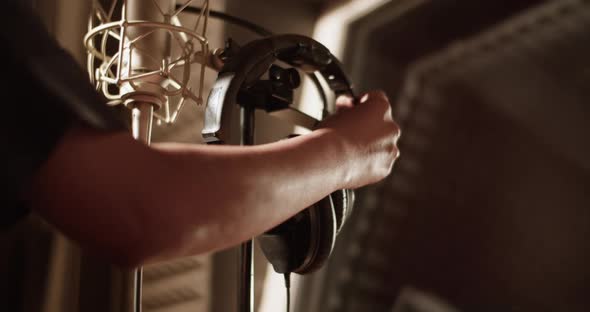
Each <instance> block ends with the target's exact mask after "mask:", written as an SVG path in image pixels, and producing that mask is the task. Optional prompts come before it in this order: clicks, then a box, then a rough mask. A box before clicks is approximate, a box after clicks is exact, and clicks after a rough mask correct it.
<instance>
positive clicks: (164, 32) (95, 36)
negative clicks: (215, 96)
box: [84, 0, 210, 124]
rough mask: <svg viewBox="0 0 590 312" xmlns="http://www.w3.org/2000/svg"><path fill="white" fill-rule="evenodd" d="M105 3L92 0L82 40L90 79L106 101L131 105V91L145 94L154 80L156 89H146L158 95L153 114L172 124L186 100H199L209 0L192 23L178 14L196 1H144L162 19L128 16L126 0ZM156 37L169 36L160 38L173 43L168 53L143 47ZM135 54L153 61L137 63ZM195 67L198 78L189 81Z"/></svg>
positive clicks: (206, 56)
mask: <svg viewBox="0 0 590 312" xmlns="http://www.w3.org/2000/svg"><path fill="white" fill-rule="evenodd" d="M104 2H105V1H104V0H102V1H99V0H94V1H93V6H92V14H91V16H90V18H89V21H88V33H87V34H86V36H85V37H84V45H85V47H86V50H87V54H88V56H87V57H88V59H87V67H88V68H87V70H88V73H89V76H90V77H89V78H90V81H91V83H92V84H93V85H94V86H95V87H96V89H97V91H101V92H102V93H103V94H104V96H105V97H106V98H107V100H108V104H109V105H111V106H115V105H120V104H127V102H128V100H129V99H130V96H131V95H135V96H137V95H138V94H139V95H140V96H141V94H142V93H145V91H144V90H143V86H145V85H146V83H147V84H151V85H152V88H151V89H154V88H153V87H154V86H155V88H156V89H157V90H156V91H154V92H148V93H151V94H150V95H156V97H158V98H159V100H158V101H157V102H158V103H157V105H156V107H155V113H154V119H155V120H156V121H157V122H158V124H161V123H165V124H172V123H174V122H175V121H176V119H177V117H178V115H179V113H180V112H181V110H182V109H183V107H184V106H185V104H186V102H190V101H192V102H195V103H196V104H197V105H201V104H202V103H203V92H204V90H203V89H204V86H203V84H204V80H205V79H204V78H205V69H206V66H207V63H208V60H209V59H210V51H209V42H208V39H207V37H206V34H207V25H208V22H209V11H210V9H209V0H203V1H200V2H201V3H200V4H201V7H200V8H201V10H200V14H199V15H198V17H197V19H196V22H195V24H194V25H193V26H192V27H190V28H189V27H188V26H185V25H183V24H182V23H181V21H180V18H179V15H180V13H182V12H183V11H184V10H185V9H186V8H187V7H189V6H190V5H191V4H195V3H196V2H197V1H195V0H188V1H186V2H185V3H184V4H183V5H180V6H178V7H176V8H175V9H174V10H173V11H171V12H166V8H162V7H161V5H160V4H159V3H158V1H157V0H150V1H145V5H153V6H155V7H156V8H157V11H158V13H159V14H158V15H161V16H159V18H160V21H153V20H150V21H147V20H134V19H129V18H128V16H129V12H128V8H129V5H128V2H129V1H128V0H112V1H111V2H110V4H107V5H103V3H104ZM150 2H151V3H150ZM160 3H161V2H160ZM156 36H160V38H161V37H162V36H165V37H166V38H169V40H167V42H163V43H162V45H169V46H168V47H166V49H168V53H167V55H165V57H162V56H161V55H160V56H159V55H155V54H154V51H150V50H149V49H146V48H145V45H144V47H142V42H145V41H149V40H152V42H153V40H156V39H154V37H156ZM146 45H148V46H149V43H148V44H146ZM134 58H143V59H144V60H148V61H147V63H148V65H149V66H145V64H146V62H142V63H141V66H137V64H135V62H134ZM193 67H198V81H197V82H196V83H193V81H191V75H192V73H193ZM191 86H196V87H191Z"/></svg>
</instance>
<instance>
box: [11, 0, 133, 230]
mask: <svg viewBox="0 0 590 312" xmlns="http://www.w3.org/2000/svg"><path fill="white" fill-rule="evenodd" d="M5 5H6V6H7V7H8V8H7V10H6V11H5V12H10V14H7V15H6V16H5V17H3V18H2V19H0V20H1V21H0V43H2V44H3V45H4V46H3V47H1V48H0V62H2V67H0V68H1V75H2V80H1V81H0V91H1V92H0V96H1V97H0V99H1V103H2V104H1V106H0V107H1V110H0V113H1V116H2V119H1V120H0V131H1V133H2V134H1V135H2V148H1V150H2V154H3V155H2V159H3V161H2V165H1V167H2V168H1V171H0V187H1V189H2V192H1V194H0V227H2V226H3V225H7V224H11V223H13V222H14V221H16V220H17V219H18V218H19V217H20V216H22V215H24V214H26V213H27V208H26V205H25V201H26V199H25V198H22V197H21V190H22V189H24V188H26V186H27V183H29V181H30V179H31V178H32V177H33V175H34V174H35V173H36V171H37V170H38V169H39V167H40V166H41V165H42V164H43V163H44V161H45V160H46V159H47V158H48V157H49V154H50V153H51V152H52V150H53V148H54V147H55V145H56V144H57V143H58V141H59V140H60V138H61V137H62V136H63V134H64V133H65V131H66V130H67V129H68V128H69V127H70V126H71V125H72V123H83V124H86V125H88V126H91V127H94V128H96V129H100V130H104V131H120V130H124V129H125V125H124V124H123V123H122V122H121V121H120V120H119V119H118V118H117V117H116V116H115V114H114V112H112V111H110V109H109V108H108V107H107V106H106V105H105V100H104V99H103V98H102V97H101V96H99V95H98V94H97V93H96V92H95V90H94V89H93V88H92V86H91V85H90V83H89V79H88V75H87V74H86V73H85V72H84V70H82V69H81V68H80V66H79V65H78V64H77V63H76V62H75V61H74V59H73V58H72V57H71V56H70V55H69V54H68V53H66V52H65V51H64V50H63V49H61V48H60V47H59V45H58V44H57V42H56V41H55V40H54V39H53V38H52V37H51V36H50V35H49V34H48V33H47V31H46V30H45V29H44V27H43V25H42V24H41V22H40V21H39V19H38V18H37V17H36V16H35V15H34V14H33V13H32V12H31V11H30V9H29V8H27V7H25V6H24V5H22V4H21V3H20V2H19V1H14V0H7V1H6V2H5ZM15 25H18V26H15ZM72 165H75V164H72Z"/></svg>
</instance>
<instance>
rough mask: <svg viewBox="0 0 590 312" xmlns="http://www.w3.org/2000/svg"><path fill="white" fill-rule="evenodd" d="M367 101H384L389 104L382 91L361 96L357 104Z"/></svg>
mask: <svg viewBox="0 0 590 312" xmlns="http://www.w3.org/2000/svg"><path fill="white" fill-rule="evenodd" d="M368 101H384V102H387V103H389V98H388V97H387V94H385V92H383V91H382V90H374V91H370V92H367V93H365V94H363V95H362V96H361V97H360V100H359V103H361V104H362V103H365V102H368Z"/></svg>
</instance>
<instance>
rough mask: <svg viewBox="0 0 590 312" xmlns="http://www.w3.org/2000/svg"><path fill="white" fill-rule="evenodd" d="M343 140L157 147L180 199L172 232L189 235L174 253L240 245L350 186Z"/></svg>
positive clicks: (320, 135)
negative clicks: (250, 145)
mask: <svg viewBox="0 0 590 312" xmlns="http://www.w3.org/2000/svg"><path fill="white" fill-rule="evenodd" d="M336 142H338V141H337V140H335V139H334V138H333V137H331V133H330V131H328V130H320V131H316V132H314V133H312V134H310V135H307V136H302V137H298V138H294V139H290V140H288V141H282V142H277V143H273V144H267V145H260V146H253V147H230V146H202V145H201V146H199V145H177V144H166V145H160V146H157V149H158V150H159V151H161V153H162V155H163V156H164V158H166V159H167V160H168V161H169V162H170V163H171V164H173V166H172V167H171V168H170V169H171V170H169V171H168V173H167V175H166V176H167V179H170V181H171V182H170V183H167V186H163V189H164V190H166V192H165V193H168V194H171V195H173V196H170V197H169V203H170V208H169V209H175V210H176V212H177V213H179V214H180V215H177V216H175V217H172V218H169V219H168V221H169V222H170V224H169V226H174V225H175V226H176V227H177V229H179V230H180V229H184V230H183V233H181V234H182V235H179V234H174V235H171V236H176V237H179V236H183V237H184V240H182V243H181V247H180V248H178V247H175V248H173V250H171V252H172V253H178V252H180V253H199V252H203V251H209V250H213V249H219V248H224V247H228V246H232V245H235V244H237V243H239V242H242V241H244V240H246V239H249V238H252V237H254V236H256V235H258V234H260V233H262V232H263V231H265V230H268V229H270V228H271V227H273V226H275V225H277V224H279V223H281V222H282V221H284V220H286V219H287V218H289V217H291V216H292V215H294V214H295V213H297V212H299V211H300V210H302V209H303V208H305V207H308V206H309V205H311V204H313V203H315V202H317V201H319V200H320V199H321V198H323V197H324V196H327V195H328V194H329V193H330V192H332V191H334V190H336V189H338V188H340V187H343V186H344V185H345V182H346V179H347V178H346V176H347V172H346V168H347V166H345V165H343V162H342V160H343V159H345V157H343V155H341V151H342V149H341V148H340V147H339V146H335V143H336ZM196 177H199V178H198V179H197V178H196ZM196 181H199V182H200V183H195V182H196ZM154 219H156V218H154ZM170 243H172V242H170ZM168 244H169V243H167V245H168ZM173 255H178V254H166V255H165V256H173Z"/></svg>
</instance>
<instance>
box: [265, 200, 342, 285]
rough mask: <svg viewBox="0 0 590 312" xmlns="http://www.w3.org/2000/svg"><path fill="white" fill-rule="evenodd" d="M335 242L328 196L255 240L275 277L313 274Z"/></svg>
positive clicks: (331, 210)
mask: <svg viewBox="0 0 590 312" xmlns="http://www.w3.org/2000/svg"><path fill="white" fill-rule="evenodd" d="M335 241H336V215H335V214H334V204H333V202H332V198H331V196H328V197H325V198H324V199H322V200H320V201H319V202H317V203H315V204H314V205H312V206H311V207H309V208H307V209H305V210H303V211H302V212H300V213H298V214H297V215H295V216H294V217H292V218H291V219H289V220H287V221H285V222H283V223H282V224H280V225H278V226H277V227H275V228H273V229H271V230H269V231H268V232H266V233H264V234H262V235H260V236H259V237H258V243H259V244H260V248H261V249H262V251H263V252H264V255H265V256H266V258H267V259H268V261H269V262H270V263H271V264H272V266H273V268H274V269H275V271H276V272H277V273H290V272H293V273H298V274H307V273H311V272H313V271H316V270H317V269H319V268H321V267H322V266H323V265H324V264H325V263H326V261H327V260H328V258H329V257H330V254H331V253H332V250H333V248H334V243H335Z"/></svg>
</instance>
